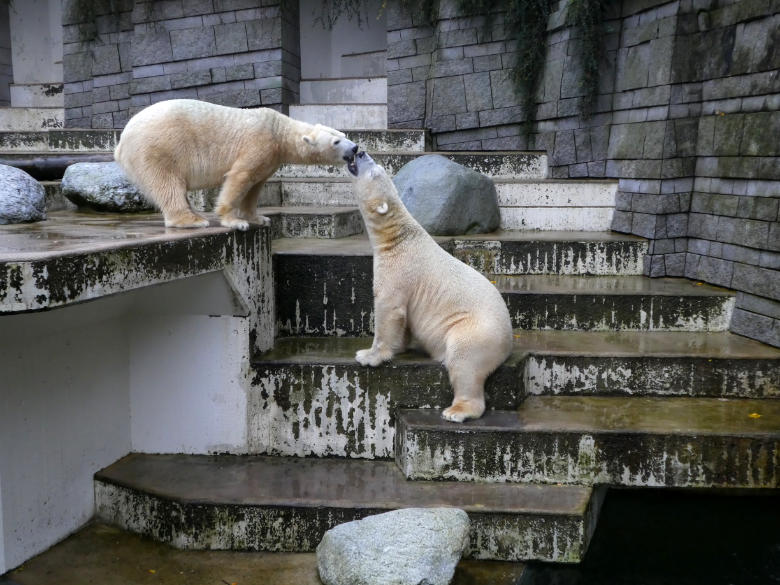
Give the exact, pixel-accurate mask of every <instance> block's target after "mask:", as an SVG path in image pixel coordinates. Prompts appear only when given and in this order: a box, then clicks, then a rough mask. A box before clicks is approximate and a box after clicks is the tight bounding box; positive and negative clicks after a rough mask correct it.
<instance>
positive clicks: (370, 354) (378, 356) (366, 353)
mask: <svg viewBox="0 0 780 585" xmlns="http://www.w3.org/2000/svg"><path fill="white" fill-rule="evenodd" d="M391 357H393V356H391V355H385V354H383V353H382V352H379V351H374V350H373V349H361V350H360V351H358V352H357V353H356V354H355V359H356V360H357V361H358V363H359V364H360V365H361V366H371V367H376V366H378V365H379V364H381V363H382V362H386V361H387V360H389V359H390V358H391Z"/></svg>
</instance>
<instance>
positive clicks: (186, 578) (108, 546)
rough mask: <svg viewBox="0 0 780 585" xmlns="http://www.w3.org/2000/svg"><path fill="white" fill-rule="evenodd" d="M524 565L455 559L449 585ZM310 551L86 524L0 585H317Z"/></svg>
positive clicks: (516, 579) (499, 584) (510, 582)
mask: <svg viewBox="0 0 780 585" xmlns="http://www.w3.org/2000/svg"><path fill="white" fill-rule="evenodd" d="M523 572H524V565H522V564H519V563H502V562H488V561H461V563H460V564H459V565H458V568H457V570H456V573H455V579H454V581H453V585H476V584H478V583H480V584H481V583H491V584H494V585H519V583H520V579H521V578H522V574H523ZM321 583H322V582H321V581H320V579H319V576H318V574H317V559H316V555H315V554H314V553H257V552H253V553H242V552H226V551H181V550H176V549H174V548H171V547H169V546H166V545H164V544H159V543H157V542H154V541H152V540H151V539H147V538H143V537H140V536H136V535H134V534H130V533H128V532H124V531H122V530H120V529H119V528H115V527H113V526H109V525H106V524H100V523H92V524H89V525H88V526H86V527H85V528H83V529H82V530H80V531H79V532H77V533H76V534H74V535H72V536H70V537H69V538H67V539H65V540H64V541H63V542H61V543H60V544H58V545H56V546H54V547H52V548H51V549H49V550H48V551H46V552H44V553H43V554H41V555H38V556H37V557H35V558H33V559H31V560H29V561H28V562H27V563H25V564H24V565H22V566H21V567H19V568H17V569H15V570H13V571H11V572H9V573H7V574H6V575H4V576H0V585H321Z"/></svg>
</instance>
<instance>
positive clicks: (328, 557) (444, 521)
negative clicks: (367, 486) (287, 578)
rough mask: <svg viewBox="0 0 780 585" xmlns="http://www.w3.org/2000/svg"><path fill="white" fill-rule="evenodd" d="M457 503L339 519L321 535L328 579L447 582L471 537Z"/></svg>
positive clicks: (402, 584)
mask: <svg viewBox="0 0 780 585" xmlns="http://www.w3.org/2000/svg"><path fill="white" fill-rule="evenodd" d="M469 524H470V522H469V517H468V515H467V514H466V512H464V511H463V510H459V509H457V508H406V509H404V510H395V511H393V512H387V513H386V514H378V515H376V516H368V517H367V518H364V519H362V520H355V521H354V522H347V523H346V524H340V525H339V526H336V527H335V528H331V529H330V530H328V531H327V532H326V533H325V536H323V537H322V541H321V542H320V544H319V546H318V547H317V568H318V569H319V572H320V579H322V582H323V583H325V585H391V584H392V585H446V584H447V583H449V582H450V581H451V580H452V576H453V575H454V573H455V566H456V565H457V564H458V561H459V560H460V557H461V555H462V554H463V550H464V549H465V548H466V545H468V542H469Z"/></svg>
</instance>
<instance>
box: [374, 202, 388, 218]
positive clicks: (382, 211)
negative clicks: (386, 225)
mask: <svg viewBox="0 0 780 585" xmlns="http://www.w3.org/2000/svg"><path fill="white" fill-rule="evenodd" d="M388 209H389V206H388V205H387V201H382V203H380V204H379V206H377V208H376V210H375V211H376V212H377V213H378V214H379V215H384V214H385V213H387V210H388Z"/></svg>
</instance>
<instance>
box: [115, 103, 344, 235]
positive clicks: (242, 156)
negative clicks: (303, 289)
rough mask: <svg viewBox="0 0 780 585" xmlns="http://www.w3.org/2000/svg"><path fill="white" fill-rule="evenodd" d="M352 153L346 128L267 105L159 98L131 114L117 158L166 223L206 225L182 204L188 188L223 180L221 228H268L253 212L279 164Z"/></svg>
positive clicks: (337, 160)
mask: <svg viewBox="0 0 780 585" xmlns="http://www.w3.org/2000/svg"><path fill="white" fill-rule="evenodd" d="M356 152H357V146H356V145H355V143H354V142H351V141H350V140H347V138H346V137H345V136H344V134H343V133H341V132H339V131H337V130H333V129H332V128H328V127H327V126H321V125H319V124H317V125H316V126H312V125H311V124H307V123H305V122H299V121H297V120H293V119H291V118H288V117H287V116H285V115H284V114H280V113H279V112H277V111H275V110H271V109H269V108H258V109H253V110H241V109H238V108H228V107H225V106H218V105H215V104H210V103H207V102H201V101H198V100H168V101H162V102H158V103H156V104H154V105H151V106H149V107H148V108H146V109H144V110H141V111H140V112H139V113H138V114H136V115H135V116H133V117H132V118H131V119H130V121H129V122H128V123H127V126H125V129H124V130H123V131H122V137H121V139H120V140H119V144H118V145H117V147H116V151H115V152H114V158H115V159H116V161H117V162H118V163H119V165H120V166H121V167H122V169H123V170H124V171H125V174H127V176H128V178H129V179H130V180H131V181H132V182H134V183H135V184H136V185H137V186H138V187H139V189H140V190H141V192H142V193H143V194H144V195H146V197H148V198H149V199H150V200H151V202H152V203H154V204H156V205H157V206H158V207H159V208H160V210H161V211H162V213H163V216H164V218H165V225H166V226H167V227H178V228H192V227H205V226H207V225H208V224H209V222H208V220H207V219H206V218H204V217H202V216H200V215H198V214H197V213H194V212H193V211H192V209H191V208H190V205H189V202H188V201H187V191H188V190H190V189H209V188H212V187H217V186H219V185H220V184H222V189H221V191H220V193H219V198H218V200H217V206H216V212H217V215H219V217H220V222H221V223H222V225H223V226H226V227H231V228H238V229H240V230H245V229H247V228H248V227H249V223H260V224H265V225H267V224H268V223H270V222H269V220H268V218H267V217H265V216H258V214H257V200H258V197H259V196H260V190H261V189H262V187H263V183H264V182H265V181H266V179H268V178H269V177H270V176H271V175H273V174H274V172H276V170H277V169H278V168H279V167H280V166H281V165H282V164H284V163H300V164H341V163H342V162H343V161H344V160H346V161H348V162H349V161H351V160H353V159H354V156H355V153H356Z"/></svg>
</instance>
